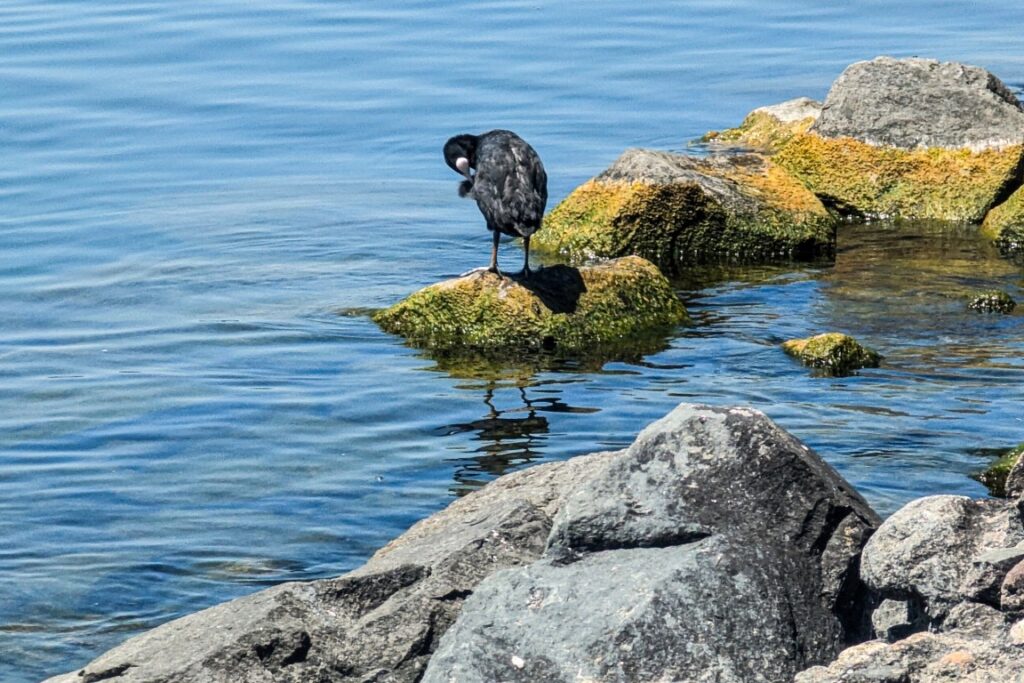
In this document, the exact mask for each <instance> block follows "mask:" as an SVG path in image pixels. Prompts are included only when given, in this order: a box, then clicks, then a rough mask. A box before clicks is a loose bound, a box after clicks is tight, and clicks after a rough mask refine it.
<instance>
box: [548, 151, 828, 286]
mask: <svg viewBox="0 0 1024 683" xmlns="http://www.w3.org/2000/svg"><path fill="white" fill-rule="evenodd" d="M835 227H836V219H835V216H834V215H833V214H831V213H830V212H829V211H828V210H827V209H826V208H825V207H824V205H823V204H822V203H821V202H820V201H818V199H817V198H816V197H815V196H814V195H813V194H812V193H810V192H808V191H807V189H806V188H804V187H803V186H802V185H801V184H800V183H799V182H797V180H796V179H795V178H793V177H792V176H790V175H789V174H788V173H787V172H786V171H784V170H783V169H782V168H780V167H779V166H777V165H775V164H773V163H772V162H771V161H769V160H768V159H767V158H766V157H764V156H761V155H756V154H744V155H728V156H725V155H723V156H715V157H711V158H709V159H696V158H693V157H688V156H684V155H680V154H670V153H668V152H660V151H653V150H643V149H631V150H627V151H626V152H625V153H623V154H622V156H620V157H619V159H618V160H616V161H615V163H614V164H612V166H611V167H609V168H608V169H607V170H605V171H604V172H603V173H601V174H600V175H598V176H597V177H595V178H593V179H591V180H589V181H588V182H586V183H584V184H583V185H581V186H580V187H578V188H576V190H574V191H573V192H572V193H571V194H570V195H569V196H568V197H566V199H565V200H564V201H562V202H561V203H560V204H559V205H558V206H557V207H555V209H554V210H553V211H552V212H551V213H550V214H548V216H547V217H546V218H545V220H544V227H543V229H542V230H540V231H539V232H538V233H537V234H536V235H534V237H533V241H532V245H533V246H535V247H536V248H537V249H538V250H541V251H546V252H549V253H553V254H558V255H559V256H560V257H561V258H564V259H567V260H568V261H569V262H570V263H573V264H582V263H586V262H588V261H589V260H591V259H594V258H609V257H618V256H625V255H627V254H636V255H639V256H642V257H644V258H646V259H649V260H650V261H652V262H654V263H655V264H656V265H657V266H658V267H660V268H661V269H662V270H663V271H665V272H667V273H669V274H674V273H677V272H680V271H681V270H682V269H683V268H684V267H685V266H687V265H691V264H703V263H769V262H777V261H780V260H790V259H800V260H809V259H813V258H818V257H823V256H824V257H830V256H832V255H834V253H835Z"/></svg>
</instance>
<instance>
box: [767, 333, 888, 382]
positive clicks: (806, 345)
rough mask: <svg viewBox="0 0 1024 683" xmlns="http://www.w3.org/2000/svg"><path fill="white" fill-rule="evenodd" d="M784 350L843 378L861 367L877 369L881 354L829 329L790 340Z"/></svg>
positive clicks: (829, 373)
mask: <svg viewBox="0 0 1024 683" xmlns="http://www.w3.org/2000/svg"><path fill="white" fill-rule="evenodd" d="M782 349H783V350H784V351H785V352H786V353H788V354H789V355H791V356H794V357H796V358H799V359H800V361H801V362H802V363H803V364H804V365H807V366H810V367H812V368H817V369H818V370H820V371H821V372H822V373H823V374H825V375H828V376H832V377H844V376H846V375H850V374H852V373H853V371H854V370H859V369H860V368H877V367H878V364H879V363H880V362H881V360H882V357H881V356H880V355H879V354H878V353H877V352H875V351H872V350H871V349H869V348H867V347H865V346H862V345H861V344H860V342H858V341H857V340H856V339H854V338H853V337H851V336H849V335H846V334H841V333H838V332H826V333H825V334H819V335H815V336H813V337H808V338H807V339H790V340H789V341H787V342H783V344H782Z"/></svg>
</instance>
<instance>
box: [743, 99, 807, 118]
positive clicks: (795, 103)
mask: <svg viewBox="0 0 1024 683" xmlns="http://www.w3.org/2000/svg"><path fill="white" fill-rule="evenodd" d="M750 113H751V114H757V113H761V114H768V115H769V116H774V117H775V118H776V119H778V120H779V122H780V123H795V122H797V121H803V120H804V119H815V120H817V118H818V117H819V116H821V102H818V101H817V100H812V99H811V98H810V97H796V98H794V99H792V100H786V101H785V102H780V103H779V104H771V105H768V106H766V107H758V108H757V109H755V110H754V111H752V112H750Z"/></svg>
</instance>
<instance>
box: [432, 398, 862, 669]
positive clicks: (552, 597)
mask: <svg viewBox="0 0 1024 683" xmlns="http://www.w3.org/2000/svg"><path fill="white" fill-rule="evenodd" d="M876 521H877V518H876V516H875V514H874V513H873V512H872V511H871V510H870V508H869V507H868V506H867V504H866V503H865V502H864V501H863V500H862V499H861V498H860V496H859V495H858V494H857V493H856V492H854V491H853V490H852V489H851V488H850V487H849V485H848V484H847V483H846V482H845V481H843V480H842V478H841V477H840V476H839V475H838V474H837V473H836V472H835V471H834V470H833V469H832V468H831V467H829V466H828V465H827V464H826V463H825V462H824V461H822V460H821V458H819V457H818V456H817V455H816V454H815V453H814V452H813V451H811V450H810V449H809V448H807V447H806V446H804V445H803V444H801V443H800V442H799V441H797V440H796V439H794V438H793V437H792V436H790V435H789V434H787V433H786V432H784V431H782V430H781V429H779V428H778V427H777V426H776V425H775V424H774V423H773V422H772V421H771V420H769V419H768V418H767V417H765V416H764V415H763V414H762V413H759V412H757V411H754V410H748V409H729V408H710V407H706V406H689V405H683V406H680V407H679V408H677V409H676V410H675V411H673V412H672V413H671V414H670V415H668V416H667V417H665V418H664V419H662V420H660V421H658V422H656V423H654V424H652V425H651V426H650V427H648V428H647V429H645V430H644V431H643V432H642V433H641V434H640V436H639V437H638V438H637V440H636V442H635V443H634V444H633V445H632V446H631V447H630V448H629V449H628V450H627V451H625V452H624V453H622V454H621V455H616V456H614V457H611V458H609V459H608V460H607V461H605V462H604V463H603V464H602V465H601V466H599V467H595V468H593V472H592V474H591V476H590V477H589V478H588V479H587V480H586V481H585V482H583V483H582V484H581V485H580V486H578V487H577V488H576V489H575V490H574V491H572V492H570V493H568V494H567V495H566V497H565V498H564V499H563V502H562V504H561V506H560V508H559V510H558V512H557V513H556V514H555V517H554V520H553V527H552V530H551V534H550V537H549V539H548V543H547V550H546V552H545V555H544V557H543V558H542V559H541V560H540V561H538V562H535V563H533V564H531V565H529V566H527V567H523V568H519V569H511V570H507V571H502V572H498V573H496V574H494V575H492V576H491V577H489V578H488V579H486V580H485V581H483V582H482V583H481V584H480V586H478V587H477V589H476V591H475V592H474V594H473V595H472V596H471V597H470V598H469V599H468V600H467V601H466V603H465V604H464V605H463V610H462V613H461V614H460V616H459V618H458V620H457V621H456V623H455V624H454V626H453V627H452V628H451V629H450V630H449V631H448V632H447V633H446V634H445V636H444V637H443V638H442V640H441V644H440V646H439V648H438V651H437V652H436V653H435V655H434V657H433V658H432V660H431V662H430V664H429V666H428V668H427V671H426V674H425V676H424V681H425V682H432V683H436V682H440V681H445V682H448V681H460V682H473V681H481V682H483V681H497V680H500V681H537V680H544V681H570V680H573V681H575V680H588V681H619V680H687V681H718V682H720V683H727V682H731V681H735V682H737V683H739V682H744V683H746V682H754V681H784V680H790V679H791V678H792V677H793V675H794V674H795V673H796V672H798V671H799V670H801V669H802V668H804V667H806V666H808V665H810V664H812V663H815V662H827V661H830V660H831V659H832V658H833V657H834V656H835V655H836V654H837V653H838V652H839V650H840V649H841V647H842V646H843V645H844V644H846V643H848V642H851V641H856V640H858V639H860V638H862V637H864V635H865V634H866V628H867V625H866V616H867V612H866V610H865V604H866V601H865V596H864V594H863V593H862V591H861V585H860V582H859V579H858V576H857V564H858V557H859V552H860V548H861V546H862V545H863V543H864V540H865V539H866V538H867V537H868V536H869V535H870V533H871V531H872V530H873V527H874V525H875V523H876Z"/></svg>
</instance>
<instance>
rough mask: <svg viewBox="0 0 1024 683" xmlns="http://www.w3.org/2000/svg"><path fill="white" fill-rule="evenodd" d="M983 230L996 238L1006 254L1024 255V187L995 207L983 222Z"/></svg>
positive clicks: (992, 237) (990, 236)
mask: <svg viewBox="0 0 1024 683" xmlns="http://www.w3.org/2000/svg"><path fill="white" fill-rule="evenodd" d="M981 230H982V232H983V233H984V234H985V235H986V236H987V237H989V238H990V239H992V240H994V241H995V242H996V244H998V245H999V248H1000V249H1001V250H1002V251H1003V253H1004V254H1006V255H1008V256H1016V257H1021V256H1024V187H1020V188H1017V190H1016V192H1014V193H1013V194H1012V195H1010V197H1009V199H1007V200H1006V201H1005V202H1003V203H1002V204H1000V205H999V206H996V207H994V208H993V209H992V210H991V211H989V212H988V214H987V215H986V216H985V222H984V223H982V224H981Z"/></svg>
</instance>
